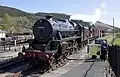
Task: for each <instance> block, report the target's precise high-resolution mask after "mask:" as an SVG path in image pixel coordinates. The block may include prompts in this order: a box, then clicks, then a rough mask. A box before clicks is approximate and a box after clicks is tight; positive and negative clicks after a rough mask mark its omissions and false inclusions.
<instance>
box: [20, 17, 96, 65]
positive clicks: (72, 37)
mask: <svg viewBox="0 0 120 77" xmlns="http://www.w3.org/2000/svg"><path fill="white" fill-rule="evenodd" d="M90 30H91V31H90ZM33 34H34V39H32V40H31V41H30V44H29V48H27V49H25V48H23V50H22V51H23V52H22V53H21V54H22V55H23V53H24V55H23V56H24V57H25V58H26V59H27V60H28V61H29V62H30V64H32V65H35V64H38V63H39V64H44V65H47V66H50V67H52V65H53V64H54V63H58V61H60V60H62V59H65V58H66V57H67V56H69V55H70V54H72V53H74V52H77V51H78V50H79V49H80V48H81V46H82V44H83V43H82V42H83V41H85V40H86V41H87V38H89V37H94V36H92V28H91V29H90V28H88V27H84V26H82V25H81V24H79V23H76V22H74V21H72V20H52V16H46V18H45V19H39V20H37V21H36V22H35V24H34V26H33ZM96 36H97V35H96Z"/></svg>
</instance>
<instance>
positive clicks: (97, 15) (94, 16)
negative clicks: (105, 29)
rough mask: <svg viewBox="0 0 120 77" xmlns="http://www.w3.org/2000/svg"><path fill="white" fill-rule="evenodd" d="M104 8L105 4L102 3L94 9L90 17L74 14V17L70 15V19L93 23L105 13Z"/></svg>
mask: <svg viewBox="0 0 120 77" xmlns="http://www.w3.org/2000/svg"><path fill="white" fill-rule="evenodd" d="M105 8H106V4H105V3H104V2H103V3H101V5H100V8H96V9H95V12H94V13H93V14H92V15H86V14H75V15H72V16H71V17H70V19H75V20H83V21H87V22H92V23H95V22H96V21H97V20H99V19H100V17H101V16H102V15H104V14H106V13H107V11H106V10H105Z"/></svg>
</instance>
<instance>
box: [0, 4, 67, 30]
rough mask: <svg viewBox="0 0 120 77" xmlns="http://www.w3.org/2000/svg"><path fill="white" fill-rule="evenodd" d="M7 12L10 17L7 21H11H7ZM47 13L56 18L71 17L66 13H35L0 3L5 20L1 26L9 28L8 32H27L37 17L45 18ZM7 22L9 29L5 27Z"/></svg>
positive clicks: (0, 13)
mask: <svg viewBox="0 0 120 77" xmlns="http://www.w3.org/2000/svg"><path fill="white" fill-rule="evenodd" d="M6 14H7V18H9V20H8V19H7V22H9V23H5V19H6V18H5V17H6V16H5V15H6ZM46 15H53V18H54V19H60V18H67V19H68V18H69V15H66V14H60V13H43V12H39V13H35V14H33V13H27V12H24V11H22V10H19V9H16V8H12V7H7V6H1V5H0V17H1V18H2V19H3V20H4V21H3V23H2V25H0V28H1V29H3V30H7V31H8V32H9V31H10V30H11V31H13V32H26V29H32V26H33V25H34V23H35V21H36V20H37V19H40V18H43V17H44V16H46ZM0 22H1V21H0ZM6 24H7V29H5V28H6ZM22 29H25V31H23V30H22ZM21 30H22V31H21Z"/></svg>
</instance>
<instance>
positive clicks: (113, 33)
mask: <svg viewBox="0 0 120 77" xmlns="http://www.w3.org/2000/svg"><path fill="white" fill-rule="evenodd" d="M113 39H114V17H113Z"/></svg>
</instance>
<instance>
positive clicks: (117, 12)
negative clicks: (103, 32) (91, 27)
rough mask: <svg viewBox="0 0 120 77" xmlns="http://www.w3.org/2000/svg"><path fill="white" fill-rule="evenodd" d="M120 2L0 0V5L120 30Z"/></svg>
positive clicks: (102, 0) (101, 0)
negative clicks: (57, 15)
mask: <svg viewBox="0 0 120 77" xmlns="http://www.w3.org/2000/svg"><path fill="white" fill-rule="evenodd" d="M119 3H120V0H0V5H4V6H9V7H14V8H17V9H20V10H23V11H26V12H30V13H36V12H56V13H65V14H69V15H72V16H71V17H70V19H78V20H79V19H81V20H84V21H90V22H93V23H95V22H96V21H98V20H99V21H102V22H104V23H106V24H110V25H112V19H113V17H114V19H115V26H116V27H119V28H120V9H119V8H120V4H119Z"/></svg>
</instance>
